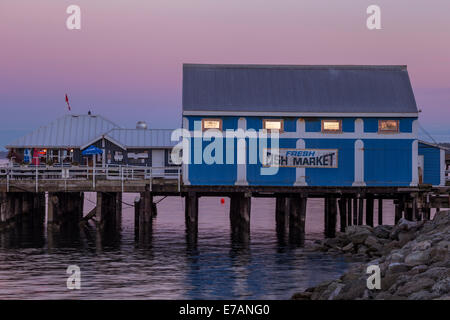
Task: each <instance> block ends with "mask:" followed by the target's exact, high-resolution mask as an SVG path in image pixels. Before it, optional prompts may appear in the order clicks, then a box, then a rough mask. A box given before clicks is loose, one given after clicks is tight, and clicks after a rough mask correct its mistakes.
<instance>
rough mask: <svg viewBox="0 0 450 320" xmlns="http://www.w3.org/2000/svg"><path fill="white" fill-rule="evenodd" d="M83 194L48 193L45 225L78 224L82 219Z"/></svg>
mask: <svg viewBox="0 0 450 320" xmlns="http://www.w3.org/2000/svg"><path fill="white" fill-rule="evenodd" d="M83 202H84V193H82V192H49V193H48V209H47V224H49V225H52V224H54V225H60V224H64V223H66V222H73V223H78V222H79V221H80V220H81V218H82V217H83Z"/></svg>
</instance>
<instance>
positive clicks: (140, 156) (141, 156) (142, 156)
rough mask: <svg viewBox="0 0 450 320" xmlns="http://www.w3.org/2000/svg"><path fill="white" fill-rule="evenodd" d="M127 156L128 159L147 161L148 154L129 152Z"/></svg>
mask: <svg viewBox="0 0 450 320" xmlns="http://www.w3.org/2000/svg"><path fill="white" fill-rule="evenodd" d="M127 156H128V158H129V159H147V158H148V153H147V152H142V153H134V152H129V153H128V154H127Z"/></svg>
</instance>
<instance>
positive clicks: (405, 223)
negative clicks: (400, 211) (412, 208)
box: [397, 218, 418, 231]
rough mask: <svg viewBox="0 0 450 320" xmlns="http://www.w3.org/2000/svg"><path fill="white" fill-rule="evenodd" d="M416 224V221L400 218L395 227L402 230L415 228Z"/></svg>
mask: <svg viewBox="0 0 450 320" xmlns="http://www.w3.org/2000/svg"><path fill="white" fill-rule="evenodd" d="M417 225H418V222H417V221H409V220H406V219H405V218H401V219H400V220H399V221H398V223H397V228H398V229H400V230H404V231H409V230H412V229H414V228H416V227H417Z"/></svg>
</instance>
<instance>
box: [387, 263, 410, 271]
mask: <svg viewBox="0 0 450 320" xmlns="http://www.w3.org/2000/svg"><path fill="white" fill-rule="evenodd" d="M409 269H410V267H409V266H407V265H406V264H404V263H399V262H394V263H391V264H389V266H388V271H389V272H390V273H399V272H406V271H408V270H409Z"/></svg>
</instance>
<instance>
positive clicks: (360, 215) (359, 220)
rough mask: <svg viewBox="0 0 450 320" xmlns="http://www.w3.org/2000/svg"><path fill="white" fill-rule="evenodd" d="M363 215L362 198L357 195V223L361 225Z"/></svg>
mask: <svg viewBox="0 0 450 320" xmlns="http://www.w3.org/2000/svg"><path fill="white" fill-rule="evenodd" d="M363 216H364V198H363V197H361V196H360V197H359V199H358V225H359V226H362V225H363Z"/></svg>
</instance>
